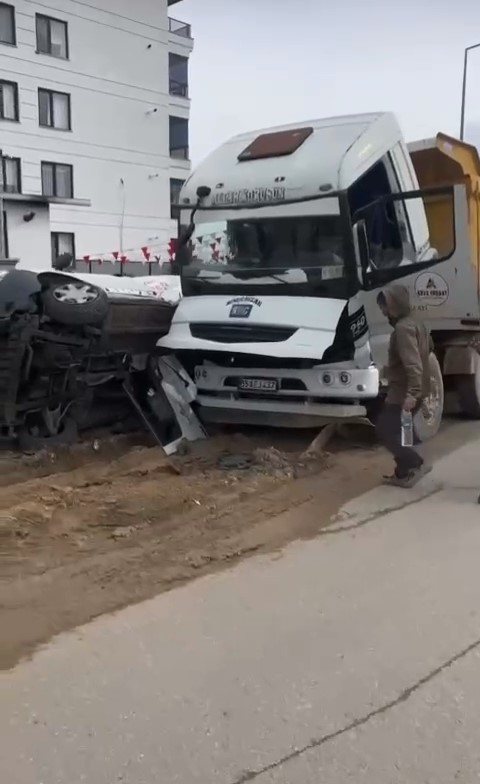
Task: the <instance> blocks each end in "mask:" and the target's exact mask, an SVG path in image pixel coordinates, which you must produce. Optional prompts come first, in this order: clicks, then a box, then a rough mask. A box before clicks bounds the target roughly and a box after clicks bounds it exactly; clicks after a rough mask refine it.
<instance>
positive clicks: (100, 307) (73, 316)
mask: <svg viewBox="0 0 480 784" xmlns="http://www.w3.org/2000/svg"><path fill="white" fill-rule="evenodd" d="M42 300H43V311H44V313H45V315H46V316H48V318H50V319H51V320H52V321H55V322H57V323H58V324H65V326H71V327H82V326H98V325H99V324H101V323H102V322H103V321H104V320H105V318H106V316H107V313H108V307H109V303H108V297H107V294H106V292H105V291H103V289H100V288H98V286H94V285H92V284H91V283H87V282H86V281H83V280H75V278H72V279H71V280H66V279H63V280H61V281H59V282H58V283H53V282H50V284H49V286H48V288H47V289H45V291H44V292H43V294H42Z"/></svg>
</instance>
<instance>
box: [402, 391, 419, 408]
mask: <svg viewBox="0 0 480 784" xmlns="http://www.w3.org/2000/svg"><path fill="white" fill-rule="evenodd" d="M417 402H418V401H417V399H416V398H415V397H413V395H407V397H406V398H405V401H404V403H403V410H404V411H413V409H414V408H415V406H416V405H417Z"/></svg>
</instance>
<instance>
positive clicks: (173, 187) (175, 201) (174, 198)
mask: <svg viewBox="0 0 480 784" xmlns="http://www.w3.org/2000/svg"><path fill="white" fill-rule="evenodd" d="M184 182H185V180H174V179H171V180H170V217H171V218H172V220H178V219H179V218H180V191H181V190H182V187H183V183H184Z"/></svg>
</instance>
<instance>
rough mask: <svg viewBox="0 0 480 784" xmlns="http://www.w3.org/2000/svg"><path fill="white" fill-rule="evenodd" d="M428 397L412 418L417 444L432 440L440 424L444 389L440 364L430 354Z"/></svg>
mask: <svg viewBox="0 0 480 784" xmlns="http://www.w3.org/2000/svg"><path fill="white" fill-rule="evenodd" d="M429 362H430V386H431V390H430V396H429V397H428V398H427V399H426V400H424V401H423V403H422V405H421V407H420V409H419V410H418V411H417V413H416V414H415V416H414V417H413V432H414V436H415V441H416V443H418V444H421V443H423V441H428V439H429V438H433V436H435V435H436V434H437V433H438V431H439V429H440V425H441V424H442V417H443V404H444V389H443V378H442V370H441V368H440V363H439V361H438V359H437V357H436V356H435V354H433V353H432V354H430V358H429Z"/></svg>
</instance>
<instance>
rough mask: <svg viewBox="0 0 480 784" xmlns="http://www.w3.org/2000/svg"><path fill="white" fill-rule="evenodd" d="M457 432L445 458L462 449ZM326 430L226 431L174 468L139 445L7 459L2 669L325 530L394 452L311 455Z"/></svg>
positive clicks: (365, 437)
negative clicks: (67, 633)
mask: <svg viewBox="0 0 480 784" xmlns="http://www.w3.org/2000/svg"><path fill="white" fill-rule="evenodd" d="M447 430H448V428H447ZM449 432H450V435H448V433H447V435H446V436H445V434H444V436H443V442H442V437H440V440H439V442H438V448H439V449H440V450H442V449H443V451H448V449H449V448H450V447H452V446H454V441H455V436H453V438H452V432H454V431H452V430H451V429H450V431H449ZM313 435H314V434H312V433H300V434H299V433H298V432H295V433H279V432H278V431H268V432H264V433H263V432H262V433H258V432H254V433H247V434H243V435H240V434H234V433H226V434H225V433H223V434H217V435H215V436H214V437H213V438H211V439H209V440H208V441H205V442H202V443H199V444H196V445H194V448H193V449H191V451H190V452H189V453H188V454H187V455H184V456H181V457H178V456H177V457H175V458H174V459H173V460H171V461H170V460H168V459H167V458H166V457H165V455H164V453H163V451H162V450H161V449H159V448H157V447H149V446H148V445H146V444H145V442H144V443H143V444H142V443H141V442H139V440H138V439H135V438H132V437H128V438H126V437H116V438H111V437H100V438H98V439H95V440H94V441H90V442H85V443H83V444H79V445H78V446H76V447H74V448H69V449H64V450H61V451H58V452H56V453H48V454H40V455H15V454H8V453H3V454H2V453H0V563H1V572H0V628H1V630H2V631H1V640H0V667H1V668H8V667H11V666H13V665H14V664H15V663H16V662H17V661H18V660H19V659H20V658H21V657H22V656H25V655H27V654H29V653H31V652H32V651H33V650H34V649H35V648H36V647H37V646H38V645H40V644H43V643H45V642H47V641H48V639H50V637H52V636H53V635H54V634H57V633H59V632H61V631H64V630H67V629H72V628H74V627H76V626H78V625H80V624H83V623H85V622H87V621H88V620H90V619H92V618H94V617H96V616H98V615H101V614H103V613H105V612H110V611H112V610H116V609H119V608H121V607H123V606H125V605H127V604H131V603H133V602H138V601H140V600H142V599H145V598H148V597H151V596H153V595H155V594H157V593H160V592H161V591H164V590H168V589H170V588H172V587H174V586H176V585H178V584H180V583H182V582H185V581H187V580H190V579H192V578H194V577H197V576H199V575H201V574H205V573H207V572H209V571H213V570H215V569H218V568H222V567H224V566H225V565H228V564H231V563H233V562H235V561H236V560H238V559H240V558H243V557H246V556H248V555H250V554H252V553H255V552H262V551H263V552H265V551H272V550H275V549H277V548H280V547H282V546H283V545H285V544H286V543H288V542H289V541H292V540H293V539H299V538H302V537H311V536H315V535H316V534H317V533H318V531H319V530H320V529H321V528H322V527H323V526H325V525H328V523H329V521H330V520H331V518H332V516H333V515H334V514H335V512H336V511H337V510H338V509H339V507H340V506H341V505H342V504H344V503H345V502H346V501H347V500H349V499H350V498H353V497H355V496H357V495H359V494H361V493H363V492H365V491H366V490H368V489H370V488H372V487H374V486H375V485H376V484H378V482H379V480H380V477H381V475H382V473H384V472H385V469H386V468H387V467H388V458H387V456H386V455H385V454H384V453H383V451H382V450H380V449H378V448H377V447H376V446H375V445H374V443H373V441H372V437H371V435H370V431H366V430H363V431H361V435H360V441H358V433H356V434H355V433H354V434H353V437H352V438H351V439H350V440H349V441H348V442H347V441H344V440H336V441H334V442H333V444H332V445H329V449H330V451H329V452H328V453H325V452H322V453H320V454H317V455H314V456H308V457H306V456H305V449H306V447H307V446H308V444H309V443H310V442H311V440H312V438H313ZM272 444H274V445H275V446H272ZM442 444H443V446H442ZM225 458H227V459H226V460H225ZM313 499H314V500H315V502H316V505H315V506H314V509H315V514H313V515H312V514H311V513H310V514H304V513H303V511H302V509H304V508H305V505H306V504H307V503H308V502H309V501H312V500H313ZM310 506H311V505H310ZM285 512H287V513H288V514H282V515H281V517H279V516H278V515H280V514H281V513H285Z"/></svg>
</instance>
